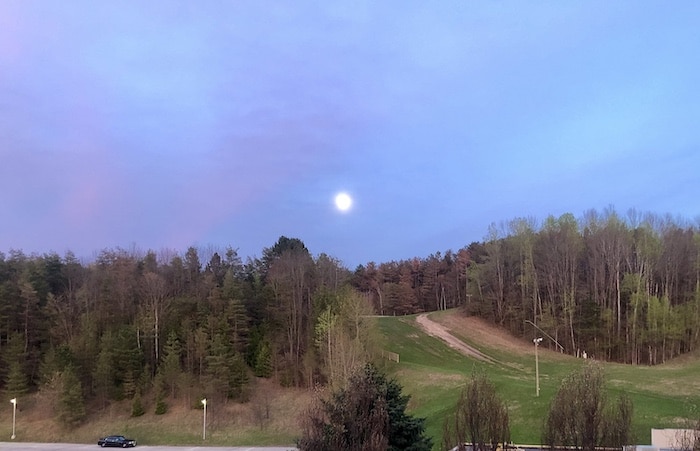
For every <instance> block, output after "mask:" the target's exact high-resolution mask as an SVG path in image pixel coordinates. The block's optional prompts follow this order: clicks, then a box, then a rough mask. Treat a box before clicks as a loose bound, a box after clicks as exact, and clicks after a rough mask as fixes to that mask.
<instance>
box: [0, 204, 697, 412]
mask: <svg viewBox="0 0 700 451" xmlns="http://www.w3.org/2000/svg"><path fill="white" fill-rule="evenodd" d="M455 307H460V308H462V309H463V311H464V312H465V314H468V315H478V316H480V317H483V318H485V319H487V320H489V321H492V322H494V323H495V324H498V325H499V326H501V327H503V328H505V329H507V330H508V331H509V332H510V333H512V334H514V335H516V336H521V337H523V338H525V339H528V340H530V339H532V338H533V337H534V336H538V335H540V334H542V333H546V334H548V335H549V336H551V337H552V338H553V339H554V340H556V342H557V343H558V344H559V346H556V345H554V344H549V346H552V348H553V349H557V350H560V351H561V352H565V353H569V354H581V353H583V352H585V353H586V354H587V355H590V356H594V357H596V358H598V359H601V360H610V361H617V362H624V363H629V364H645V365H654V364H658V363H662V362H664V361H666V360H668V359H670V358H673V357H675V356H678V355H681V354H683V353H687V352H690V351H693V350H694V349H696V348H697V347H698V344H699V343H700V336H699V334H700V233H699V231H698V227H697V226H696V225H692V224H690V223H688V222H686V221H684V220H682V219H677V218H671V217H669V216H658V215H655V214H651V213H645V214H641V213H637V212H636V211H630V212H628V213H627V215H626V216H625V217H622V216H620V215H619V214H618V213H617V212H615V210H614V209H612V208H608V209H606V210H605V211H603V212H597V211H595V210H590V211H587V212H585V213H584V214H583V216H582V217H581V218H579V219H576V218H575V217H574V216H573V215H572V214H564V215H562V216H560V217H553V216H550V217H549V218H546V219H545V220H544V221H543V222H541V223H538V222H537V221H536V220H535V219H531V218H516V219H513V220H512V221H509V222H507V223H503V224H500V225H496V224H493V225H492V226H491V227H489V230H488V233H487V236H486V238H484V240H483V241H481V242H472V243H471V244H468V245H466V246H465V247H463V248H461V249H459V250H457V251H451V250H448V251H445V252H444V253H443V252H437V253H435V254H432V255H429V256H427V257H416V258H413V259H409V260H400V261H390V262H382V263H375V262H369V263H367V264H364V265H360V266H358V267H357V268H355V269H354V270H351V269H348V268H346V267H344V266H343V264H342V262H341V261H339V260H338V259H336V258H334V257H332V256H329V255H326V254H324V253H321V254H318V255H313V254H312V253H311V252H310V251H309V250H308V249H307V248H306V246H305V245H304V243H303V241H301V240H300V239H298V238H287V237H280V238H279V240H278V241H277V242H276V243H274V245H272V246H271V247H269V248H265V249H263V250H262V257H260V258H247V260H246V261H245V262H243V261H242V258H241V257H240V256H239V255H238V254H237V251H236V249H234V248H232V247H228V248H226V249H224V250H219V249H215V248H212V247H209V248H204V249H198V248H195V247H190V248H189V249H187V250H186V251H185V252H184V254H183V253H179V252H177V251H173V250H160V251H152V250H148V251H141V250H138V249H128V250H126V249H105V250H102V251H100V252H99V253H97V254H96V256H95V257H94V258H93V259H91V260H90V261H80V260H79V259H77V258H76V256H75V255H73V254H72V253H71V252H67V253H66V254H65V255H63V256H60V255H58V254H56V253H46V254H42V255H36V254H32V255H26V254H24V253H23V252H22V251H20V250H9V251H8V252H7V253H6V254H5V253H0V359H1V361H2V365H1V366H0V381H1V382H0V388H1V389H2V390H3V393H4V394H5V395H6V396H8V397H13V396H17V395H19V394H23V393H27V392H35V391H44V392H49V393H51V392H53V393H55V394H56V397H57V399H59V402H58V405H59V407H60V406H63V407H62V408H58V409H57V415H58V417H59V419H61V420H62V421H63V422H64V423H66V424H69V425H70V424H77V423H79V422H80V421H81V420H82V418H83V417H84V416H85V412H84V405H85V403H86V402H90V403H91V404H90V405H92V406H97V407H98V408H99V407H100V406H103V407H104V406H106V405H108V403H109V402H110V401H111V400H115V399H138V397H139V396H141V395H142V394H145V393H149V394H153V396H155V397H156V406H157V409H158V410H159V411H160V412H161V413H162V412H164V411H165V410H167V402H175V401H174V400H178V402H183V403H188V404H189V405H194V404H195V402H196V401H197V400H199V399H201V397H202V396H206V397H210V398H217V397H218V398H220V399H222V400H224V401H225V400H245V399H246V387H247V386H248V384H249V381H250V379H251V377H274V378H275V379H276V380H277V381H279V383H280V384H282V385H284V386H297V387H311V386H314V385H315V384H319V383H321V384H329V385H332V386H333V385H336V386H337V385H340V384H342V383H343V381H344V380H346V379H347V377H348V376H349V375H350V374H351V373H352V371H353V370H354V369H356V368H358V367H360V366H362V365H364V364H365V363H366V362H367V361H369V360H371V358H372V356H376V355H378V353H380V352H381V348H382V344H381V340H380V339H379V336H378V334H377V332H376V331H375V330H374V327H373V325H372V315H374V314H378V315H407V314H413V313H417V312H424V311H434V310H441V309H449V308H455ZM550 343H554V341H550ZM543 345H544V344H543ZM75 387H78V389H77V390H76V389H75ZM166 400H167V401H166Z"/></svg>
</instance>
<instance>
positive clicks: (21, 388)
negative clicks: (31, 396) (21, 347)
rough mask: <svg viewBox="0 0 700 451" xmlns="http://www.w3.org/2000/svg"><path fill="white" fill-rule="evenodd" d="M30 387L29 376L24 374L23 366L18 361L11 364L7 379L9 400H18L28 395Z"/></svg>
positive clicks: (6, 386)
mask: <svg viewBox="0 0 700 451" xmlns="http://www.w3.org/2000/svg"><path fill="white" fill-rule="evenodd" d="M28 389H29V387H28V383H27V376H26V374H24V370H23V369H22V364H21V363H20V362H17V361H13V362H10V367H9V369H8V371H7V377H6V378H5V393H6V395H7V398H8V399H9V398H16V397H17V396H20V395H23V394H25V393H27V391H28Z"/></svg>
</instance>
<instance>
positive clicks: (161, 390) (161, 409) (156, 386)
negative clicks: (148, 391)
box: [153, 373, 168, 415]
mask: <svg viewBox="0 0 700 451" xmlns="http://www.w3.org/2000/svg"><path fill="white" fill-rule="evenodd" d="M153 390H154V391H155V395H156V409H155V412H154V413H155V414H156V415H163V414H164V413H166V412H167V411H168V404H167V403H166V402H165V382H164V381H163V376H162V375H161V374H160V373H158V374H156V377H155V380H154V381H153Z"/></svg>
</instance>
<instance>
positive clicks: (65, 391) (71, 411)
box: [56, 366, 85, 428]
mask: <svg viewBox="0 0 700 451" xmlns="http://www.w3.org/2000/svg"><path fill="white" fill-rule="evenodd" d="M61 379H62V382H63V383H62V384H61V385H62V388H61V393H60V394H59V399H58V405H57V412H56V414H57V415H56V416H57V418H58V420H59V422H60V423H61V424H63V425H64V426H68V427H70V428H74V427H76V426H78V425H79V424H80V423H82V422H83V420H84V419H85V400H84V398H83V385H82V384H81V383H80V379H78V376H77V374H76V371H75V369H74V368H73V367H72V366H68V367H67V368H66V369H65V370H64V371H63V373H62V374H61Z"/></svg>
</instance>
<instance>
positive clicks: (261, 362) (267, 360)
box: [253, 341, 272, 378]
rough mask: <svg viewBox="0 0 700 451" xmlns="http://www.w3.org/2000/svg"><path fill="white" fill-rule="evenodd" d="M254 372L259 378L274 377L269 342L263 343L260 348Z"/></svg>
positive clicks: (256, 356)
mask: <svg viewBox="0 0 700 451" xmlns="http://www.w3.org/2000/svg"><path fill="white" fill-rule="evenodd" d="M253 371H254V373H255V375H256V376H257V377H265V378H268V377H270V376H272V353H271V352H270V344H269V343H268V342H267V341H264V342H262V343H261V344H260V346H259V347H258V352H257V354H256V355H255V366H254V368H253Z"/></svg>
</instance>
